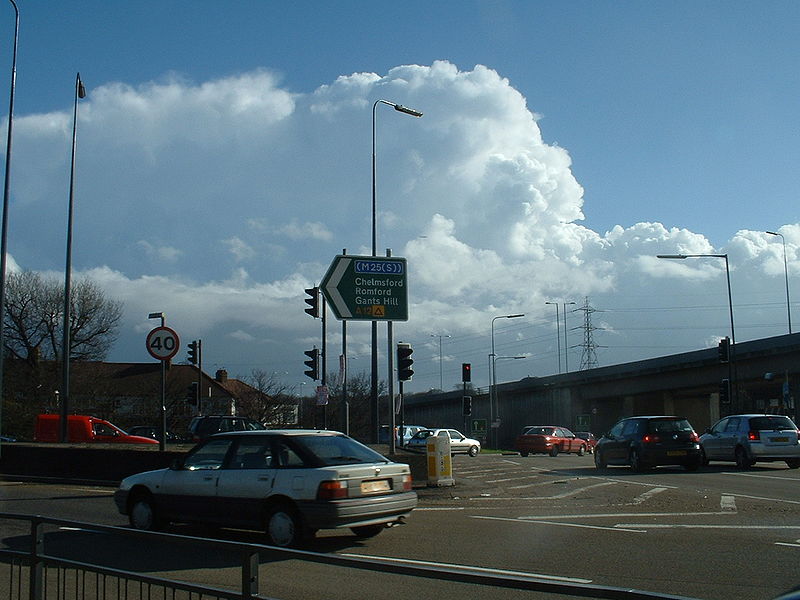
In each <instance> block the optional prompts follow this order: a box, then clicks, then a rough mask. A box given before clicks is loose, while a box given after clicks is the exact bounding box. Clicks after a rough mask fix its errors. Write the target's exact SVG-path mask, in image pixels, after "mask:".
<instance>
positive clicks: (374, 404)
mask: <svg viewBox="0 0 800 600" xmlns="http://www.w3.org/2000/svg"><path fill="white" fill-rule="evenodd" d="M379 104H386V105H387V106H391V107H392V108H394V109H395V110H396V111H398V112H401V113H405V114H407V115H411V116H412V117H421V116H422V113H421V112H419V111H418V110H414V109H413V108H408V107H407V106H403V105H402V104H397V103H396V102H390V101H389V100H376V101H375V103H374V104H373V105H372V256H378V210H377V209H378V195H377V186H376V179H377V178H376V174H377V171H376V160H375V113H376V109H377V108H378V105H379ZM389 326H390V327H391V321H389ZM391 345H392V340H391V339H390V340H389V353H390V354H391V352H392V349H391ZM371 366H372V376H371V378H370V379H371V394H370V396H371V402H370V418H371V421H372V437H373V442H374V443H377V442H378V438H379V431H378V430H379V429H380V424H379V423H378V322H377V321H372V364H371Z"/></svg>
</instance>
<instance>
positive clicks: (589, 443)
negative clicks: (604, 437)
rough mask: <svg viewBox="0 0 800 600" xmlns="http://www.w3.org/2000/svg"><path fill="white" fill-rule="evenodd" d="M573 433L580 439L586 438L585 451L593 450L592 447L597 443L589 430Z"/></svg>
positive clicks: (590, 452) (591, 451) (590, 451)
mask: <svg viewBox="0 0 800 600" xmlns="http://www.w3.org/2000/svg"><path fill="white" fill-rule="evenodd" d="M575 435H576V436H577V437H579V438H581V439H582V440H586V451H587V452H588V453H589V454H592V453H593V452H594V447H595V446H596V445H597V438H596V437H594V434H593V433H592V432H591V431H576V432H575Z"/></svg>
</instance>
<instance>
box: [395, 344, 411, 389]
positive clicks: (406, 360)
mask: <svg viewBox="0 0 800 600" xmlns="http://www.w3.org/2000/svg"><path fill="white" fill-rule="evenodd" d="M413 353H414V350H413V349H412V348H411V344H405V343H403V342H400V343H398V344H397V379H398V380H399V381H411V377H412V376H413V375H414V370H413V369H412V368H411V367H412V366H413V365H414V359H413V358H411V355H412V354H413Z"/></svg>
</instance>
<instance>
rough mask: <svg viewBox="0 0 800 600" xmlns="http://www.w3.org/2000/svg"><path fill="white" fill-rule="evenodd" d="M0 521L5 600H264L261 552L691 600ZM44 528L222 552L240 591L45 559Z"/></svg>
mask: <svg viewBox="0 0 800 600" xmlns="http://www.w3.org/2000/svg"><path fill="white" fill-rule="evenodd" d="M0 519H5V520H13V521H27V522H28V523H29V524H30V530H29V533H28V534H27V536H26V537H27V538H28V539H27V540H26V543H20V542H17V543H16V546H17V548H27V549H17V548H9V547H4V548H0V597H3V598H6V599H7V600H184V599H186V600H269V597H268V596H264V595H261V594H260V593H259V592H260V590H259V566H260V564H261V563H260V561H261V559H260V554H261V553H265V552H266V553H269V554H270V555H275V556H278V557H280V558H281V559H292V560H301V561H306V562H311V563H319V564H325V565H330V566H338V567H344V568H351V569H360V570H366V571H375V572H380V573H391V574H395V575H406V576H411V577H417V578H424V579H436V580H440V581H453V582H458V583H462V584H475V585H482V586H490V587H496V588H506V589H514V590H520V591H528V592H541V593H542V594H545V595H560V596H570V597H583V598H608V599H613V600H617V599H619V600H693V599H691V598H687V597H685V596H675V595H670V594H660V593H656V592H646V591H641V590H632V589H629V588H621V587H609V586H598V585H591V584H586V583H575V582H569V581H552V580H545V579H541V578H539V579H537V578H536V577H532V576H526V575H525V574H503V573H500V574H498V573H495V572H491V571H489V570H488V569H479V568H475V567H458V566H449V567H448V566H441V565H435V566H426V565H420V564H412V563H411V562H410V561H402V560H394V559H383V560H379V559H372V558H358V557H352V556H341V555H338V554H330V553H317V552H309V551H305V550H295V549H286V548H276V547H273V546H265V545H261V544H245V543H239V542H229V541H224V540H213V539H207V538H198V537H192V536H185V535H176V534H167V533H153V532H145V531H137V530H134V529H128V528H124V527H113V526H108V525H98V524H95V523H84V522H79V521H68V520H64V519H56V518H50V517H43V516H39V515H24V514H17V513H0ZM45 525H49V526H55V527H60V528H67V529H71V530H75V529H79V530H82V531H87V532H102V533H106V534H111V535H114V536H120V537H121V538H122V539H125V540H135V539H140V540H146V541H147V544H148V547H152V545H153V544H154V543H156V542H160V543H163V544H165V545H166V544H188V545H191V546H192V547H193V549H194V550H197V549H198V548H199V549H202V550H203V551H204V552H207V551H211V550H212V549H217V550H223V551H225V552H227V553H231V555H238V557H239V559H238V565H237V566H236V569H237V570H238V572H239V577H238V580H239V589H222V588H216V587H211V586H207V585H200V584H197V583H192V582H190V581H178V580H175V579H168V578H164V577H154V576H151V575H147V574H145V573H141V572H135V571H130V570H124V569H119V568H113V567H110V566H102V565H98V564H91V563H89V562H81V561H76V560H71V559H68V558H65V557H63V556H56V555H55V554H49V553H48V552H47V548H46V547H45V535H44V534H45ZM6 546H8V544H6ZM4 590H5V593H4Z"/></svg>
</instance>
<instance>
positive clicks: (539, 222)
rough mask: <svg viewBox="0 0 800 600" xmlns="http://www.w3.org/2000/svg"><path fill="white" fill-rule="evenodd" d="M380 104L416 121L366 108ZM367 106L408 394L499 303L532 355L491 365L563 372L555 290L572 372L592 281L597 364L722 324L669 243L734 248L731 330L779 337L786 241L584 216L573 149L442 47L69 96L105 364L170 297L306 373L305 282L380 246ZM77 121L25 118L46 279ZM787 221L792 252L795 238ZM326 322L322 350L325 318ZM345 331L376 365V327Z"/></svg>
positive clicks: (12, 245)
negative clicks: (401, 297) (399, 286)
mask: <svg viewBox="0 0 800 600" xmlns="http://www.w3.org/2000/svg"><path fill="white" fill-rule="evenodd" d="M379 99H386V100H389V101H392V102H397V103H400V104H404V105H407V106H411V107H414V108H417V109H419V110H421V111H422V112H424V116H423V117H422V118H419V119H414V118H411V117H409V116H408V115H405V114H402V113H395V112H394V111H392V110H391V109H390V107H388V106H384V105H381V104H379V105H378V106H376V107H373V105H374V103H375V102H376V101H377V100H379ZM373 110H374V111H375V112H374V115H375V138H374V140H375V146H376V166H377V168H376V189H377V198H378V202H377V204H378V248H379V253H381V254H382V253H383V251H384V249H386V248H391V249H392V251H393V253H394V255H396V256H405V257H407V259H408V261H409V267H410V268H409V271H410V275H409V278H410V280H409V287H410V290H411V296H410V300H411V319H410V321H409V322H408V323H402V324H398V329H399V331H400V332H401V333H402V336H403V339H405V340H406V341H414V342H415V343H416V346H417V347H418V348H419V349H420V350H419V352H418V353H417V356H418V359H417V360H418V362H420V363H421V364H420V366H419V367H418V368H417V373H418V376H417V377H415V385H417V386H418V387H420V388H428V387H438V373H439V371H438V364H437V361H438V360H439V358H440V357H439V355H438V346H434V343H435V342H436V340H435V339H432V338H435V337H436V335H442V334H447V335H448V336H450V337H449V338H448V346H447V347H448V352H447V356H442V359H443V360H448V361H450V362H452V363H453V364H455V363H457V362H475V363H477V364H479V365H484V364H485V362H484V361H485V360H486V357H487V353H488V345H489V325H490V322H491V320H492V319H493V318H494V317H495V316H497V315H503V314H509V313H510V312H513V313H518V312H524V313H525V314H526V317H525V319H520V321H519V322H515V323H513V325H514V328H509V329H508V330H506V328H505V327H501V328H498V335H499V336H500V337H499V341H500V343H501V344H502V352H498V354H502V353H513V354H523V355H526V356H529V359H530V360H528V361H519V362H520V363H523V362H524V363H525V364H524V365H517V364H515V365H514V368H513V369H512V367H511V364H508V365H507V366H506V365H504V371H506V372H507V375H508V377H511V376H514V375H519V376H522V375H526V374H531V375H544V374H548V373H552V372H554V371H555V370H556V358H555V353H556V352H557V350H556V348H555V342H556V337H557V336H556V331H555V328H556V325H555V321H554V319H553V315H552V306H547V305H545V302H547V301H557V302H565V301H575V302H576V305H575V306H572V305H569V306H570V309H569V310H570V315H569V316H570V319H571V321H572V322H571V324H570V328H569V330H568V331H569V335H570V336H571V337H570V341H569V342H565V344H566V345H568V346H570V352H571V359H570V360H571V361H572V366H573V367H577V366H578V365H577V364H576V363H577V362H578V361H579V359H580V355H581V344H582V343H583V342H584V341H585V339H586V338H585V337H584V335H583V334H584V333H585V332H586V331H587V329H586V327H588V323H587V320H586V319H587V318H588V315H589V314H590V313H588V312H587V311H583V312H578V313H573V312H572V310H573V309H575V308H580V306H581V305H582V304H583V303H584V299H585V298H587V297H588V298H589V300H590V302H591V305H593V307H596V308H598V309H601V310H602V311H603V313H599V314H594V316H593V317H592V318H593V319H594V320H593V321H592V322H591V325H592V327H597V328H602V329H603V330H604V331H605V334H604V336H603V339H602V340H601V339H599V338H600V335H599V334H598V335H596V336H595V338H596V339H597V342H598V343H599V345H602V346H606V347H604V348H603V349H602V350H599V351H598V354H599V356H601V360H600V362H601V364H610V363H615V362H620V361H623V360H633V359H637V358H644V357H648V356H655V355H658V354H666V353H670V352H673V351H677V349H685V350H686V349H694V348H698V347H702V346H703V345H704V344H706V343H711V342H712V341H713V340H714V339H715V338H717V337H719V336H721V335H726V334H727V329H726V328H727V320H726V315H727V312H726V308H727V306H726V296H725V294H724V285H725V283H724V276H725V272H724V264H723V263H722V262H721V261H713V260H711V261H706V260H698V261H663V260H662V261H659V260H658V259H656V258H655V256H656V255H657V254H659V253H669V254H674V253H689V254H709V253H720V252H725V253H727V254H729V257H730V264H731V265H732V271H733V272H734V273H733V275H732V279H733V280H734V284H732V285H733V287H735V295H736V303H737V304H740V305H741V308H740V312H739V315H740V316H739V319H740V322H741V323H742V329H741V333H739V330H737V334H738V335H737V339H740V340H743V339H748V338H754V337H763V336H767V335H776V334H780V333H784V332H785V324H784V320H785V318H784V317H783V316H782V315H783V313H785V306H786V305H785V301H784V302H783V304H782V297H781V295H780V292H781V288H780V287H779V285H780V284H781V282H782V281H783V275H784V270H783V264H784V263H783V246H782V244H781V243H780V240H779V239H777V238H776V237H775V236H770V235H767V234H765V233H764V232H748V231H741V232H738V233H734V234H733V235H732V237H731V240H730V242H729V243H728V244H727V246H726V247H725V248H713V247H712V246H711V244H710V243H709V242H708V240H706V239H705V238H704V237H703V235H702V234H700V233H695V232H691V231H687V230H685V229H682V228H680V227H679V225H678V224H666V225H664V224H660V223H635V224H625V223H621V224H619V225H618V226H616V227H614V228H613V229H612V230H610V231H608V232H604V233H600V232H595V231H592V230H590V229H588V228H587V227H585V226H584V225H582V224H581V223H582V221H583V202H584V199H583V189H582V187H581V185H580V183H579V182H578V181H577V180H576V178H575V177H574V175H573V173H572V170H571V161H570V156H569V153H568V149H565V148H561V147H559V146H557V145H553V144H548V143H547V142H546V141H545V140H544V136H543V135H542V131H541V130H540V128H539V125H538V123H537V118H538V117H537V115H536V113H535V112H534V111H533V110H532V109H531V108H530V107H529V106H527V103H526V99H525V98H524V97H523V96H522V95H521V94H520V93H519V92H518V91H517V90H515V89H514V88H513V87H512V86H511V85H510V83H509V81H508V80H506V79H504V78H503V77H502V76H501V75H500V74H498V73H497V72H495V71H493V70H492V69H490V68H487V67H484V66H480V65H479V66H476V67H474V68H473V69H472V70H460V69H459V68H457V67H456V65H453V64H451V63H449V62H446V61H439V62H435V63H434V64H432V65H430V66H418V65H405V66H398V67H396V68H394V69H392V70H390V71H389V72H388V73H387V74H385V75H377V74H374V73H354V74H351V75H347V76H341V77H339V78H338V79H336V80H335V81H333V82H331V83H329V84H326V85H322V86H320V87H319V88H318V89H316V90H314V92H313V93H310V94H297V93H292V92H289V91H287V90H286V89H282V88H281V85H280V79H279V78H278V77H277V76H276V75H275V74H274V73H272V72H270V71H267V70H259V71H255V72H250V73H241V74H238V75H233V76H230V77H227V78H224V79H220V80H215V81H207V82H201V83H197V82H192V81H188V80H185V79H183V78H181V77H179V76H176V75H168V76H165V77H164V78H163V79H162V80H159V81H153V82H149V83H147V84H145V85H140V86H136V87H134V86H130V85H126V84H123V83H107V84H104V85H101V86H99V87H97V88H95V89H92V90H90V94H89V96H88V98H86V99H85V100H84V101H82V104H81V105H80V111H79V123H78V126H79V145H78V156H77V182H76V217H75V219H76V226H75V241H74V246H73V261H74V267H75V269H76V272H77V274H78V275H80V274H87V275H90V276H91V277H93V278H94V279H96V280H97V281H98V282H99V283H101V285H103V286H104V287H105V289H106V290H107V291H108V293H109V294H110V295H112V296H114V297H115V298H119V299H121V300H123V301H124V302H125V306H126V319H125V325H124V330H123V331H122V332H121V333H122V335H121V336H120V341H119V343H118V345H117V347H116V348H115V350H114V351H113V353H112V356H111V357H110V358H111V359H114V360H147V356H146V352H145V351H144V347H143V337H144V332H146V331H147V329H148V328H149V327H151V326H152V323H149V322H148V321H147V319H146V315H147V313H148V312H151V311H155V310H157V311H162V310H163V311H164V312H166V313H167V315H168V317H169V319H170V323H171V324H172V325H173V326H175V327H176V328H177V329H178V330H179V331H180V332H181V333H182V335H183V336H184V339H186V340H189V339H195V338H203V339H204V349H205V350H206V356H207V357H209V358H208V362H207V365H206V366H207V368H208V369H209V370H211V369H212V368H213V365H216V366H226V367H228V368H229V370H232V371H233V372H234V373H241V374H244V373H247V372H249V371H250V370H251V369H252V368H263V369H265V370H267V371H275V372H276V373H280V374H281V375H282V376H285V377H286V378H287V379H288V380H290V382H297V381H299V380H300V379H301V377H302V376H301V375H300V373H301V372H302V351H303V350H304V349H306V347H310V345H313V344H314V343H318V338H319V328H318V323H314V322H312V320H311V319H309V318H308V316H307V315H305V314H304V313H303V311H302V308H303V303H302V298H303V288H305V287H309V286H312V285H314V284H316V283H318V282H319V280H320V278H321V277H322V275H323V273H324V271H325V269H326V267H327V265H328V263H329V262H330V261H331V259H332V258H333V256H335V255H336V254H339V253H340V252H341V251H342V250H343V249H347V251H348V252H349V253H351V254H368V253H369V252H370V240H371V185H372V179H371V178H372V171H371V153H372V142H373V137H372V124H373V123H372V114H373V112H372V111H373ZM71 117H72V115H71V110H69V109H67V108H66V107H65V109H64V111H63V112H59V113H54V114H46V115H21V116H18V117H17V120H16V121H15V136H16V138H15V143H16V149H15V155H14V177H13V182H14V183H13V185H14V205H13V208H12V213H11V217H10V222H11V237H10V242H9V250H10V253H11V254H12V255H13V259H14V260H15V261H16V263H18V264H19V265H20V267H21V268H23V269H33V270H40V271H44V272H49V273H52V274H53V276H55V277H58V276H61V275H60V274H59V270H60V269H63V254H64V241H63V240H64V233H63V232H64V230H65V226H66V221H65V218H66V215H65V197H66V192H65V190H66V189H67V184H68V179H67V176H68V167H69V159H70V157H69V140H70V136H71V124H72V123H71ZM598 151H599V150H598ZM645 200H646V199H642V201H645ZM610 201H611V202H613V199H611V200H610ZM780 233H782V234H783V235H784V236H785V240H786V244H787V254H788V260H789V263H790V264H792V263H794V262H795V261H796V258H797V257H796V253H797V246H798V244H800V230H798V225H797V224H787V225H785V226H784V227H783V228H781V229H780ZM563 308H566V306H564V307H563ZM781 311H783V312H781ZM745 323H747V325H745ZM676 324H680V325H676ZM507 325H509V326H510V325H512V323H511V322H509V323H508V324H507ZM581 326H584V329H583V330H581V329H580V327H581ZM329 330H330V343H331V344H332V345H333V344H335V343H337V338H338V335H339V333H338V328H335V327H330V328H329ZM432 334H436V335H432ZM562 334H563V332H562ZM350 335H352V341H350V340H349V344H350V349H351V352H352V353H353V354H355V355H361V356H364V357H365V356H366V352H367V344H368V339H367V338H368V335H367V328H366V327H365V326H364V327H359V326H355V327H352V328H351V334H350ZM382 350H383V349H382ZM337 353H338V352H337ZM514 362H515V363H516V362H517V361H514ZM366 366H367V361H366V360H363V359H362V363H360V364H358V365H357V368H360V369H363V368H366ZM514 369H516V370H514ZM455 378H456V374H455V372H454V373H453V376H452V379H455ZM478 383H479V384H480V381H479V382H478ZM445 387H450V386H449V385H447V384H446V385H445Z"/></svg>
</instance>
